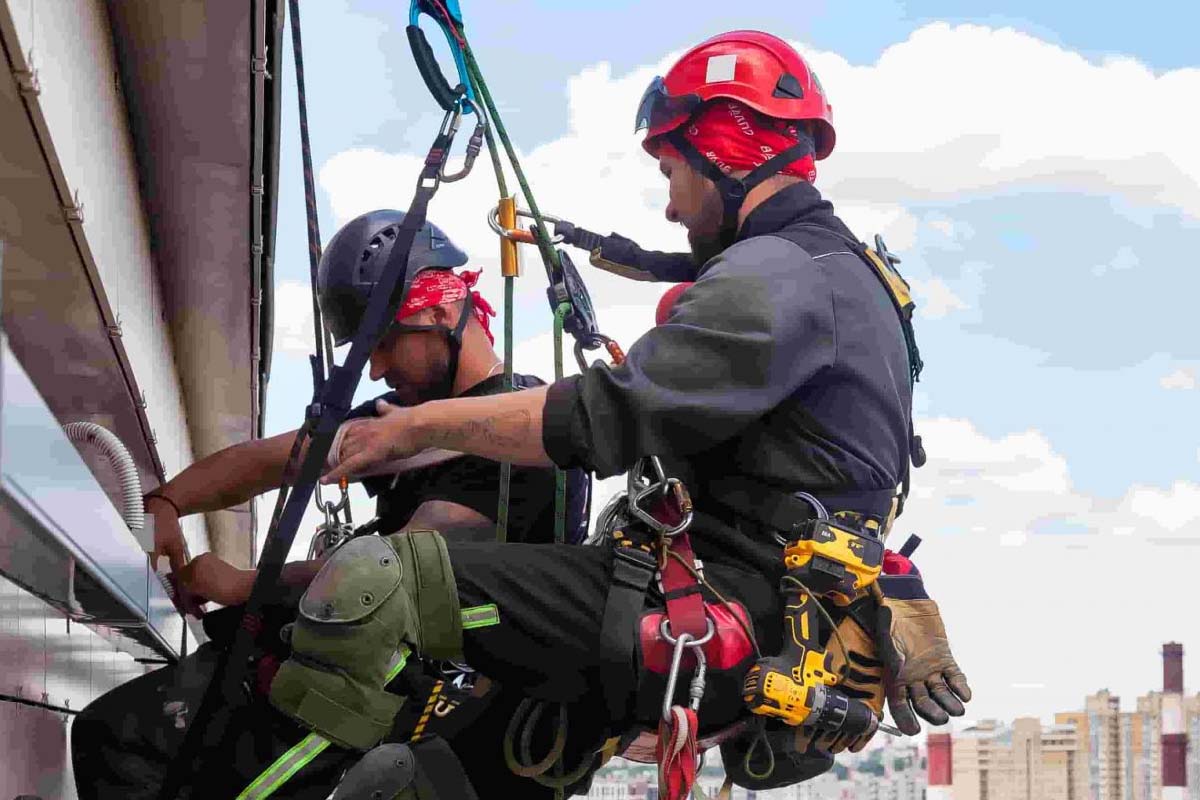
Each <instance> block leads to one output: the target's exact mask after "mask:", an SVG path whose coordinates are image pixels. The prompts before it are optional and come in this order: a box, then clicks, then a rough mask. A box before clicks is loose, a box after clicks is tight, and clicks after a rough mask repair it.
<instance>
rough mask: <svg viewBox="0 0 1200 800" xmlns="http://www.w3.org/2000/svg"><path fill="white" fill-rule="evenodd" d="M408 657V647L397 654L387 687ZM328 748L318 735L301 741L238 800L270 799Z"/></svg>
mask: <svg viewBox="0 0 1200 800" xmlns="http://www.w3.org/2000/svg"><path fill="white" fill-rule="evenodd" d="M408 654H409V650H408V648H407V647H406V648H403V649H402V650H401V651H400V652H399V653H398V654H397V659H396V663H395V664H393V665H392V667H391V669H389V670H388V674H387V680H385V681H384V685H387V684H388V683H391V682H392V679H393V678H395V677H396V676H397V675H399V674H400V670H402V669H404V665H405V664H406V663H407V662H408ZM327 747H329V740H328V739H326V738H325V737H324V736H322V735H320V734H319V733H310V734H309V735H308V736H305V737H304V738H303V739H301V740H300V743H299V744H297V745H296V746H295V747H293V748H292V749H291V750H288V751H287V752H286V753H284V754H283V755H281V756H280V757H279V758H277V759H276V760H275V763H274V764H272V765H271V766H269V767H267V768H266V769H265V770H263V772H262V774H261V775H259V776H258V777H257V778H255V779H254V782H253V783H251V784H250V785H249V786H247V787H246V788H245V789H244V790H243V791H242V793H241V794H239V795H238V796H237V800H262V798H265V797H270V796H271V795H272V794H273V793H274V792H275V790H276V789H278V788H279V787H280V786H283V785H284V784H285V783H287V782H288V780H289V779H290V778H291V777H292V776H293V775H295V774H296V773H297V772H299V771H300V770H301V769H302V768H304V767H305V766H306V765H307V764H308V763H309V762H310V761H312V760H313V759H314V758H316V757H317V756H319V755H321V753H323V752H325V748H327Z"/></svg>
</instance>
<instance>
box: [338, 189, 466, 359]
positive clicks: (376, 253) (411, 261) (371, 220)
mask: <svg viewBox="0 0 1200 800" xmlns="http://www.w3.org/2000/svg"><path fill="white" fill-rule="evenodd" d="M402 224H404V212H403V211H395V210H392V209H379V210H377V211H368V212H367V213H366V214H363V215H361V216H359V217H356V218H354V219H352V220H351V221H350V222H347V223H346V224H345V225H343V226H342V229H341V230H339V231H338V232H337V233H335V234H334V236H333V239H331V240H330V241H329V244H328V245H327V246H326V247H325V251H324V252H323V253H322V254H321V263H320V264H319V265H318V266H317V302H318V303H320V305H321V315H322V316H323V317H324V318H325V325H326V327H328V328H329V332H330V333H331V334H332V335H333V340H334V342H335V343H336V344H337V345H338V346H339V347H340V346H341V345H344V344H345V343H346V342H348V341H350V340H351V339H352V338H354V334H355V332H357V331H358V326H359V323H360V322H361V321H362V315H363V312H364V311H366V308H367V298H368V297H370V295H371V290H372V289H374V288H375V284H376V283H378V282H379V277H380V275H381V274H382V273H383V268H384V266H385V265H386V264H387V261H388V256H389V255H390V254H391V252H392V245H393V244H394V243H395V241H396V233H397V232H398V231H399V230H400V226H401V225H402ZM466 263H467V254H466V253H464V252H463V251H462V250H460V249H458V247H456V246H455V245H454V243H453V242H451V241H450V239H449V237H447V236H446V234H445V233H443V232H442V231H441V229H439V228H438V227H437V226H436V225H434V224H433V223H431V222H426V223H425V225H424V227H422V228H421V229H420V230H419V231H417V236H416V238H415V239H414V240H413V246H412V250H411V251H410V252H409V254H408V269H409V278H410V279H411V278H415V276H416V273H418V272H420V271H422V270H425V269H430V268H434V269H452V268H454V267H461V266H463V265H464V264H466Z"/></svg>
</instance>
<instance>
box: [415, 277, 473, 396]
mask: <svg viewBox="0 0 1200 800" xmlns="http://www.w3.org/2000/svg"><path fill="white" fill-rule="evenodd" d="M474 314H475V298H474V297H472V295H471V293H470V292H467V296H466V297H464V298H463V307H462V314H461V315H460V316H459V318H458V322H457V323H456V324H455V326H454V327H453V328H448V327H446V326H445V325H408V324H405V323H403V322H397V323H396V327H397V328H399V329H400V330H401V331H403V332H405V333H416V332H418V331H437V332H438V333H440V334H442V335H443V336H444V337H445V338H446V348H447V349H448V350H449V351H450V359H449V363H448V364H447V365H446V375H445V376H444V377H443V378H442V383H441V385H440V386H439V387H438V399H439V400H444V399H446V398H449V397H451V396H452V394H453V392H454V380H455V378H457V377H458V357H459V354H460V353H461V352H462V339H463V331H465V330H466V328H467V321H468V320H469V319H470V318H471V317H472V316H473V315H474Z"/></svg>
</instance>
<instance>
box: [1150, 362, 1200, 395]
mask: <svg viewBox="0 0 1200 800" xmlns="http://www.w3.org/2000/svg"><path fill="white" fill-rule="evenodd" d="M1158 385H1159V386H1161V387H1162V388H1164V389H1166V390H1168V391H1171V390H1173V389H1183V390H1189V389H1195V388H1196V371H1195V370H1193V369H1188V368H1187V367H1180V368H1179V369H1176V370H1175V371H1173V372H1171V373H1170V374H1167V375H1163V376H1162V377H1161V378H1159V379H1158Z"/></svg>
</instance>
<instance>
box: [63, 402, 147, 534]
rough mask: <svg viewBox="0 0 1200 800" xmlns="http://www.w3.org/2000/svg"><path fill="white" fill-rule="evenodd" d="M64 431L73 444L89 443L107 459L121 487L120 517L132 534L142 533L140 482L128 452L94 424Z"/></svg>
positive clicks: (77, 424) (75, 424) (73, 425)
mask: <svg viewBox="0 0 1200 800" xmlns="http://www.w3.org/2000/svg"><path fill="white" fill-rule="evenodd" d="M63 431H65V432H66V434H67V438H68V439H70V440H71V441H72V442H89V443H91V444H93V445H95V446H96V447H98V448H99V449H100V452H102V453H104V455H105V456H106V457H107V458H108V460H109V462H110V463H111V464H112V466H113V469H114V470H116V473H117V479H118V480H119V481H120V483H121V504H122V506H123V509H122V511H121V517H122V519H124V520H125V524H126V525H128V526H129V529H130V530H131V531H139V530H141V529H142V528H143V527H144V526H145V524H146V516H145V513H144V511H143V510H142V479H141V478H139V477H138V471H137V465H135V464H134V463H133V456H131V455H129V450H127V449H126V447H125V445H124V444H122V443H121V440H120V439H118V438H117V436H116V434H114V433H113V432H112V431H109V430H108V429H106V428H103V427H101V426H99V425H97V424H96V423H94V422H72V423H70V424H68V425H64V426H63Z"/></svg>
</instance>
